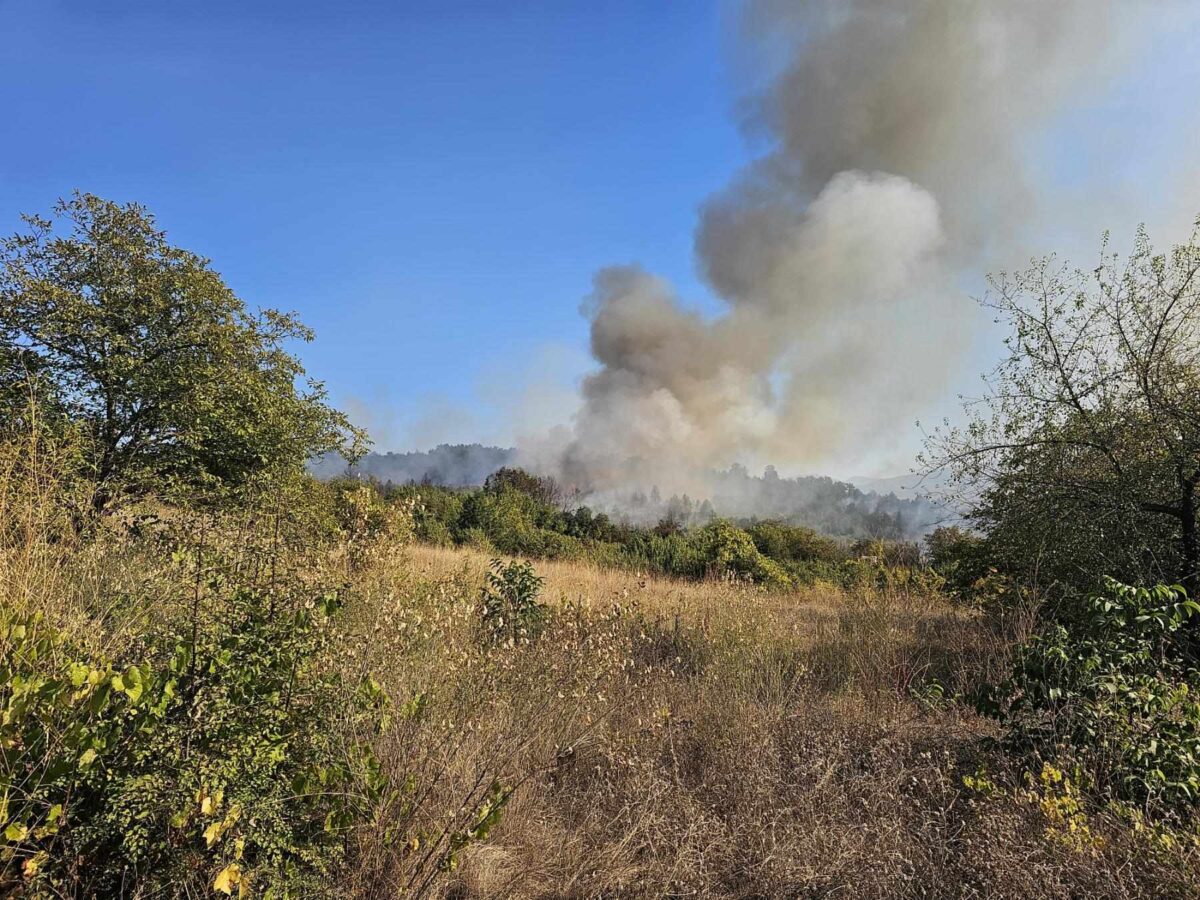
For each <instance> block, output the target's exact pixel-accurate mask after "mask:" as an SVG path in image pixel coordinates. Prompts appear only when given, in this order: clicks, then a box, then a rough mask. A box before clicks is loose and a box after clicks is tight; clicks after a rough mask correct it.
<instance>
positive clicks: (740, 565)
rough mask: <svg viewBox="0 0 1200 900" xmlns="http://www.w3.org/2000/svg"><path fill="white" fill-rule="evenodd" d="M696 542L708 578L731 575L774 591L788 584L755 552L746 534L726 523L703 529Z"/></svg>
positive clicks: (779, 570)
mask: <svg viewBox="0 0 1200 900" xmlns="http://www.w3.org/2000/svg"><path fill="white" fill-rule="evenodd" d="M697 540H698V541H699V544H700V546H701V548H703V552H704V554H705V558H706V561H707V565H708V569H709V573H710V574H714V575H734V576H738V577H743V578H748V579H750V580H752V581H754V582H756V583H759V584H767V585H771V586H773V587H787V586H788V585H789V584H790V583H791V579H789V578H788V576H787V573H786V572H785V571H784V570H783V569H782V567H780V565H779V564H778V563H776V562H775V561H774V560H772V559H768V558H767V557H765V556H763V555H762V554H761V553H759V552H758V548H757V547H755V546H754V541H753V540H751V539H750V535H749V534H747V533H746V532H745V531H743V530H742V529H740V528H738V527H737V526H736V525H734V524H732V523H731V522H728V521H726V520H725V519H715V520H713V521H712V522H711V523H709V524H708V525H705V526H704V527H703V528H702V529H700V531H699V533H698V535H697Z"/></svg>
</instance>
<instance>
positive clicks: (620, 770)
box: [355, 547, 1197, 898]
mask: <svg viewBox="0 0 1200 900" xmlns="http://www.w3.org/2000/svg"><path fill="white" fill-rule="evenodd" d="M487 562H488V559H487V557H486V556H484V555H482V554H479V553H476V552H472V551H463V550H447V549H437V548H430V547H414V548H412V550H411V552H410V554H409V559H408V562H407V565H406V566H405V567H404V574H403V575H402V576H399V575H398V576H396V577H398V578H399V579H400V580H399V581H397V582H395V583H393V584H392V585H391V587H390V588H382V587H380V588H378V589H377V591H376V594H375V595H376V596H377V597H383V596H390V597H392V598H394V599H395V601H396V603H397V605H396V606H395V607H394V608H393V611H392V613H391V615H392V616H393V617H394V618H393V620H392V622H391V626H390V627H392V628H397V627H398V628H399V630H400V632H401V633H407V634H409V635H410V636H411V635H412V634H414V632H415V633H419V636H420V639H421V641H423V642H424V650H421V649H418V648H415V647H414V645H413V644H412V643H411V641H410V642H409V643H404V642H398V643H396V644H395V645H394V647H393V648H392V649H391V650H389V651H387V652H384V653H383V654H381V655H380V656H379V657H378V659H377V662H379V663H384V662H385V661H386V663H387V664H388V666H389V684H390V685H391V686H392V688H393V690H394V691H395V692H396V693H397V695H399V696H406V695H409V694H411V693H413V692H427V693H426V694H425V695H426V696H427V697H428V698H429V700H430V705H429V707H428V709H429V710H430V711H431V712H432V711H433V710H435V709H438V710H440V711H441V715H440V716H436V715H431V716H430V717H429V718H428V719H427V720H425V721H419V722H418V721H414V722H410V723H408V724H407V725H406V726H405V727H406V728H407V732H406V735H407V736H406V738H405V739H404V740H402V741H400V742H399V743H397V744H395V745H393V753H392V754H391V755H390V759H391V761H392V764H393V765H395V766H398V767H401V766H408V767H409V768H410V770H415V771H417V772H418V780H419V781H429V780H436V781H437V783H438V785H439V787H438V791H440V793H437V792H435V793H437V796H434V795H433V794H430V795H428V796H427V798H426V802H427V807H426V810H425V812H426V814H427V815H428V816H429V818H428V823H429V824H430V825H435V823H437V822H440V821H444V820H446V819H447V818H452V817H453V816H454V814H455V810H456V809H457V808H458V805H459V804H461V797H462V796H463V795H464V794H466V793H467V789H468V788H470V787H471V786H473V785H478V784H481V783H483V782H488V781H490V779H491V778H493V777H496V778H499V779H500V780H501V781H503V782H505V783H506V784H510V785H518V787H517V789H516V790H515V792H514V793H513V795H512V797H511V799H510V801H509V803H508V806H507V808H506V810H505V815H504V819H503V821H502V823H501V825H500V827H499V828H498V829H497V831H495V832H494V833H493V834H492V835H491V836H490V837H489V839H488V840H487V841H486V842H483V843H479V844H476V845H473V846H472V847H470V848H468V849H467V850H466V851H465V852H464V854H463V855H462V859H461V865H460V866H459V867H458V868H457V869H456V870H455V871H454V872H451V873H448V874H446V875H444V876H441V877H439V878H437V879H433V880H432V881H429V882H428V883H427V884H425V885H424V886H425V887H426V888H427V890H428V891H429V892H430V893H434V894H438V895H441V896H446V897H580V898H583V897H647V898H649V897H797V896H821V897H836V896H855V897H881V898H882V897H904V896H913V897H918V896H920V897H928V896H932V897H1074V896H1081V895H1085V894H1087V895H1094V896H1099V897H1138V896H1140V897H1151V896H1155V897H1161V896H1180V897H1182V896H1195V895H1196V890H1195V888H1194V883H1195V882H1194V878H1195V875H1196V871H1197V869H1196V859H1195V851H1194V850H1182V849H1179V848H1176V849H1174V850H1172V851H1170V852H1167V851H1164V850H1163V849H1162V848H1158V849H1155V848H1154V847H1153V846H1152V844H1151V842H1150V841H1148V840H1147V839H1146V838H1144V837H1141V836H1139V835H1137V834H1135V833H1134V832H1133V831H1131V830H1130V829H1128V828H1127V827H1126V826H1125V825H1122V824H1121V823H1119V822H1117V821H1116V820H1115V819H1112V818H1110V817H1108V816H1106V815H1105V814H1103V813H1100V814H1093V815H1092V816H1091V817H1090V819H1089V820H1088V825H1089V828H1090V829H1091V834H1092V835H1093V839H1092V840H1090V841H1089V842H1088V843H1087V844H1086V845H1085V846H1081V845H1079V844H1078V842H1074V843H1073V842H1072V838H1071V836H1070V835H1069V834H1067V832H1066V830H1065V827H1063V826H1061V823H1056V822H1054V821H1053V820H1052V819H1050V818H1047V816H1046V814H1045V811H1044V810H1043V808H1042V806H1041V805H1040V801H1041V800H1043V799H1044V798H1043V797H1039V796H1035V795H1033V794H1032V793H1030V792H1028V791H1026V790H1024V789H1023V788H1022V787H1021V781H1020V779H1019V777H1018V776H1017V775H1016V774H1015V773H1009V772H1007V771H1006V767H1005V761H1004V760H1003V758H1001V757H999V756H998V755H997V754H995V753H994V752H992V751H989V750H987V749H986V747H985V741H986V739H987V738H988V737H989V736H991V735H992V734H993V729H992V726H991V725H990V723H988V722H987V721H985V720H982V719H980V718H978V717H976V716H975V715H974V714H973V713H972V712H970V711H969V705H967V704H963V703H955V702H952V701H951V700H950V699H948V698H950V697H952V696H954V695H959V694H965V693H967V692H969V691H971V690H972V689H973V688H974V687H975V686H976V685H977V684H978V682H979V680H980V678H982V677H985V676H986V675H987V674H988V673H989V670H991V669H994V668H995V667H996V666H998V665H999V664H1000V662H1001V661H1002V658H1003V655H1004V652H1005V647H1006V642H1005V640H1004V639H1003V638H1002V637H1001V636H998V635H996V634H995V633H994V632H993V631H992V630H991V629H990V628H989V627H987V626H986V625H985V623H983V622H982V621H980V620H979V619H978V618H976V617H974V616H972V615H970V614H968V613H965V612H963V611H961V610H957V609H954V608H952V607H950V606H948V605H947V603H946V602H945V601H944V600H942V599H941V598H939V597H936V596H926V595H909V594H897V595H892V596H880V595H858V596H847V595H845V594H843V593H842V592H840V591H839V590H837V589H836V588H833V587H829V586H823V587H816V588H813V589H811V590H808V591H803V592H799V593H782V594H772V593H764V592H762V591H759V590H756V589H754V588H753V587H750V586H746V585H734V584H725V583H706V584H694V583H680V582H674V581H670V580H665V579H658V578H648V577H640V576H638V575H636V574H631V573H628V572H621V571H612V570H606V569H602V568H597V567H593V566H588V565H579V564H574V563H553V562H545V563H539V564H538V571H539V573H540V574H542V575H543V576H544V577H545V597H546V598H547V599H548V600H549V601H550V602H551V603H552V605H553V606H554V607H555V609H556V614H555V616H554V617H553V620H552V625H551V627H550V629H549V631H548V632H547V633H546V634H544V635H543V636H542V637H541V638H540V639H539V640H537V641H536V642H534V643H532V644H530V645H528V646H521V647H516V648H513V649H512V650H511V651H507V652H505V653H502V654H496V653H492V654H486V653H480V652H479V651H477V649H475V643H474V638H475V634H476V633H475V631H474V630H473V628H474V626H473V624H472V623H473V621H474V619H473V616H474V609H473V606H474V598H475V596H476V593H477V591H478V586H479V584H480V582H481V579H482V574H483V572H484V570H485V567H486V565H487ZM401 598H403V599H401ZM376 624H377V625H378V623H376ZM385 630H386V629H380V631H379V632H377V633H381V634H382V633H384V631H385ZM934 685H937V687H934ZM939 691H940V693H939ZM432 746H436V747H438V748H439V750H438V751H437V752H436V753H433V754H432V755H430V754H429V753H428V748H430V747H432ZM981 768H983V769H984V770H987V771H989V772H991V773H992V775H991V778H992V779H993V781H994V782H995V783H996V785H997V788H996V790H995V791H989V792H985V793H981V792H979V791H977V790H969V789H968V788H967V787H966V786H965V785H964V781H963V779H964V776H971V775H973V774H975V773H976V772H977V771H979V770H980V769H981ZM435 773H436V778H435V777H434V776H435ZM365 848H366V850H367V853H366V858H369V859H371V860H374V862H373V864H371V865H367V866H364V867H363V868H362V869H361V870H360V875H362V876H363V877H362V880H361V881H360V882H358V883H357V885H356V887H355V891H356V893H357V894H358V895H360V896H370V897H384V896H394V895H395V894H394V893H389V891H394V890H395V889H396V886H397V885H403V884H405V881H404V878H403V872H404V869H405V865H406V862H405V857H404V856H403V855H401V856H399V857H398V856H396V855H395V854H389V853H387V851H386V848H381V847H379V846H376V845H373V844H372V842H371V841H370V840H369V839H368V840H367V841H366V843H365Z"/></svg>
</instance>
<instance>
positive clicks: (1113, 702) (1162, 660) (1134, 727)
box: [985, 580, 1200, 807]
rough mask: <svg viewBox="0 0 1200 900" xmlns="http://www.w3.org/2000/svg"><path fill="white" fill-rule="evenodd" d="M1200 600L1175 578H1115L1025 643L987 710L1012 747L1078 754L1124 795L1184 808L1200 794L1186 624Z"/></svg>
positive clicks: (1052, 756) (1197, 709)
mask: <svg viewBox="0 0 1200 900" xmlns="http://www.w3.org/2000/svg"><path fill="white" fill-rule="evenodd" d="M1198 613H1200V605H1198V604H1197V603H1196V602H1195V601H1194V600H1191V599H1189V598H1188V597H1187V596H1186V595H1185V594H1184V592H1183V590H1182V589H1181V588H1179V587H1178V586H1174V587H1169V586H1165V585H1158V586H1155V587H1151V588H1142V587H1130V586H1128V585H1124V584H1120V583H1118V582H1116V581H1112V580H1108V581H1107V582H1106V586H1105V589H1104V590H1103V591H1102V592H1101V593H1099V594H1096V595H1095V596H1092V597H1091V598H1089V600H1088V602H1087V605H1086V607H1085V609H1083V610H1081V611H1080V612H1079V613H1078V614H1077V615H1076V616H1075V617H1074V619H1073V620H1072V621H1069V622H1065V623H1064V622H1053V623H1050V624H1048V625H1047V626H1046V627H1045V628H1044V630H1043V631H1042V632H1041V633H1040V634H1038V635H1036V636H1035V637H1033V638H1032V639H1031V640H1029V641H1028V642H1026V643H1025V644H1024V645H1023V646H1022V647H1020V648H1019V650H1018V652H1017V655H1016V659H1015V663H1014V666H1013V669H1012V673H1011V675H1010V676H1009V678H1008V679H1007V680H1006V681H1005V682H1004V683H1003V684H1001V685H999V686H998V687H997V689H996V690H995V691H994V692H993V693H992V695H991V696H990V697H989V698H988V699H987V701H986V703H985V709H986V710H988V711H990V712H992V713H994V714H997V715H999V717H1000V719H1001V721H1002V722H1003V723H1004V724H1005V725H1007V726H1008V729H1009V736H1008V739H1007V740H1008V745H1009V746H1010V747H1011V748H1013V749H1015V750H1017V751H1019V752H1021V753H1026V754H1030V755H1032V756H1034V757H1035V758H1038V759H1041V760H1042V761H1045V762H1053V761H1058V760H1063V759H1067V760H1071V761H1073V763H1074V765H1075V766H1076V767H1077V768H1078V769H1079V770H1080V772H1081V773H1082V774H1083V776H1084V777H1085V779H1086V781H1087V782H1088V784H1089V785H1090V786H1091V787H1093V788H1094V789H1095V790H1097V791H1102V792H1108V793H1110V794H1111V795H1114V796H1116V797H1119V798H1127V799H1133V800H1137V801H1152V802H1154V803H1158V804H1162V805H1164V806H1167V807H1181V806H1185V805H1189V804H1192V803H1194V802H1196V800H1197V799H1200V694H1198V693H1197V691H1200V672H1197V671H1196V670H1195V669H1194V668H1192V667H1191V665H1189V663H1188V662H1187V656H1188V654H1187V653H1185V652H1184V647H1183V644H1184V642H1185V638H1184V636H1183V629H1184V627H1185V626H1186V625H1187V624H1188V623H1189V622H1190V621H1191V620H1192V619H1194V618H1195V616H1196V615H1197V614H1198Z"/></svg>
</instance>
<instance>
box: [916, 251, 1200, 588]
mask: <svg viewBox="0 0 1200 900" xmlns="http://www.w3.org/2000/svg"><path fill="white" fill-rule="evenodd" d="M1197 234H1198V232H1194V233H1193V236H1192V238H1191V240H1190V241H1189V242H1188V243H1187V244H1185V245H1182V246H1179V247H1176V248H1175V249H1174V250H1173V251H1172V252H1171V253H1170V254H1165V255H1164V254H1156V253H1155V252H1154V250H1153V249H1152V247H1151V245H1150V242H1149V240H1148V239H1147V237H1146V234H1145V232H1144V231H1139V232H1138V235H1137V240H1136V243H1135V245H1134V248H1133V251H1132V253H1131V254H1130V255H1129V257H1128V258H1127V259H1125V260H1124V261H1122V260H1121V258H1120V257H1119V256H1118V255H1117V254H1114V253H1110V252H1109V251H1108V249H1107V241H1106V243H1105V247H1104V250H1103V251H1102V255H1101V263H1100V265H1099V266H1098V267H1097V268H1096V269H1094V270H1093V271H1091V272H1081V271H1078V270H1072V269H1070V268H1068V267H1066V266H1065V265H1062V264H1060V263H1058V262H1057V261H1056V260H1055V259H1054V258H1053V257H1049V258H1046V259H1043V260H1041V261H1040V262H1038V263H1036V264H1035V265H1034V266H1033V267H1032V268H1030V269H1029V270H1028V271H1026V272H1023V273H1021V274H1018V275H1015V276H1012V277H1008V276H1004V275H1001V276H999V277H997V278H994V279H993V280H992V291H991V292H990V293H989V295H988V298H987V299H986V300H985V303H986V304H987V305H988V306H989V307H990V308H991V309H993V310H994V311H995V312H996V314H997V319H998V321H1001V322H1003V323H1005V324H1006V325H1008V326H1009V328H1010V330H1011V333H1010V335H1009V337H1008V338H1007V340H1006V345H1007V348H1008V354H1007V356H1006V358H1005V359H1004V360H1003V361H1002V362H1001V363H1000V365H999V366H998V367H997V369H996V370H995V371H994V372H993V373H992V375H991V377H990V378H989V379H987V382H986V383H987V391H986V393H985V394H984V396H983V397H982V398H980V399H979V400H978V401H975V402H974V403H972V404H971V405H970V406H969V407H968V409H969V412H970V421H969V423H968V424H967V425H966V426H965V427H962V428H957V429H948V430H947V429H943V430H940V431H938V432H936V433H935V434H934V435H933V436H932V437H931V440H930V446H929V448H928V450H927V455H926V462H927V463H928V464H929V465H930V466H931V467H940V466H948V467H949V468H950V469H951V471H952V473H953V474H954V476H955V477H956V479H957V482H958V484H959V485H960V486H963V485H965V486H967V490H969V491H970V492H971V493H970V496H969V500H970V501H971V503H972V505H973V509H974V520H975V524H976V525H977V526H979V527H980V529H981V530H982V531H983V532H985V533H986V534H987V536H988V543H989V547H990V549H991V550H992V552H994V553H995V554H996V556H997V558H998V559H999V560H1001V561H1003V562H1005V563H1007V564H1008V565H1010V566H1021V567H1023V568H1025V569H1026V570H1032V569H1037V570H1039V571H1040V572H1041V574H1042V575H1049V576H1050V577H1051V578H1052V579H1054V580H1057V581H1059V582H1060V583H1066V584H1073V585H1075V586H1079V587H1084V588H1090V587H1091V586H1092V585H1094V584H1095V583H1096V581H1097V579H1098V578H1099V576H1100V575H1101V574H1102V573H1108V574H1112V575H1116V576H1118V577H1121V578H1123V579H1125V580H1133V581H1138V582H1142V583H1148V582H1152V581H1155V580H1160V579H1166V580H1168V581H1174V580H1178V581H1180V582H1181V583H1183V584H1184V585H1185V586H1187V587H1188V589H1189V590H1190V591H1191V592H1193V593H1194V592H1195V590H1196V588H1197V586H1200V535H1198V533H1197V523H1196V515H1197V509H1196V506H1197V497H1196V488H1197V484H1198V483H1200V277H1198V273H1200V245H1198V243H1197Z"/></svg>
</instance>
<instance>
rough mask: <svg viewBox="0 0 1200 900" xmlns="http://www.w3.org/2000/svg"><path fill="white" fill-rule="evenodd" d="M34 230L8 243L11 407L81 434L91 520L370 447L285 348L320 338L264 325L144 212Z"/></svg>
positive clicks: (5, 337) (108, 212)
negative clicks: (167, 495)
mask: <svg viewBox="0 0 1200 900" xmlns="http://www.w3.org/2000/svg"><path fill="white" fill-rule="evenodd" d="M25 221H26V223H27V225H28V231H27V232H26V233H23V234H17V235H14V236H12V237H9V238H7V239H5V240H3V241H2V242H0V366H2V367H3V371H2V372H0V399H2V401H3V404H4V408H5V409H6V410H9V411H11V410H12V409H15V408H21V407H23V406H25V405H26V401H27V399H28V395H30V394H32V395H33V396H34V398H35V399H36V402H37V404H38V406H39V407H40V408H41V409H42V410H43V413H44V415H45V416H46V417H48V418H51V419H53V420H56V421H57V420H64V421H68V422H73V423H77V424H78V425H79V426H81V428H82V430H83V431H84V433H85V434H86V436H87V442H86V445H85V446H86V450H87V453H86V460H85V462H86V475H87V476H88V478H89V479H90V481H91V483H92V484H93V486H94V487H93V492H92V496H91V498H90V503H89V505H90V507H91V509H92V510H94V511H96V512H101V511H105V510H107V509H109V508H111V507H113V506H115V505H118V504H120V503H122V502H125V501H127V500H128V499H130V498H136V497H139V496H144V495H146V494H148V493H151V492H154V493H162V492H163V491H164V489H165V488H167V487H170V486H174V487H177V488H187V489H194V488H197V487H199V488H204V489H205V490H208V491H211V490H213V489H215V488H221V489H227V488H236V487H242V486H245V485H248V484H251V483H253V482H255V481H261V480H262V479H263V478H273V477H275V476H276V475H278V474H279V473H280V472H283V471H295V470H298V469H299V468H300V467H302V466H303V465H304V463H305V461H306V460H307V459H308V458H309V457H310V456H311V455H313V454H318V453H324V452H328V451H333V450H340V451H343V452H345V453H347V454H349V455H351V456H353V455H355V454H356V453H357V450H356V449H355V445H356V444H357V443H358V442H359V441H360V440H361V438H362V435H361V434H360V433H359V432H357V431H356V430H355V429H353V428H352V427H351V426H350V425H349V423H348V421H347V420H346V418H345V417H344V416H343V415H342V414H341V413H339V412H337V411H336V410H334V409H332V408H331V407H330V406H329V405H328V404H327V402H326V394H325V390H324V388H323V387H322V385H320V384H319V383H317V382H314V381H311V380H310V381H308V382H307V385H306V387H305V389H303V390H298V389H297V388H296V383H297V381H298V380H299V379H302V378H303V377H304V369H303V368H302V367H301V365H300V363H299V361H298V360H297V359H296V358H295V357H294V356H292V355H291V354H289V353H288V352H287V351H286V350H285V349H284V346H285V344H286V343H287V342H288V341H294V340H310V339H311V338H312V334H311V332H310V331H309V330H308V329H307V328H305V327H304V326H303V325H302V324H301V323H300V322H299V321H298V320H297V319H296V318H295V316H293V315H290V314H285V313H280V312H277V311H274V310H263V311H261V312H258V313H253V312H251V311H249V310H248V309H247V308H246V306H245V304H244V303H243V302H242V301H241V300H240V299H239V298H238V297H237V296H236V295H234V293H233V292H232V291H231V290H230V289H229V287H228V286H227V285H226V284H225V283H224V282H223V281H222V279H221V277H220V276H219V275H218V274H217V273H216V272H214V271H213V270H212V269H211V268H210V267H209V263H208V261H207V260H205V259H203V258H202V257H199V256H197V255H195V254H194V253H190V252H188V251H186V250H183V249H180V248H178V247H174V246H172V245H171V244H169V243H168V242H167V240H166V236H165V234H164V232H162V231H160V230H158V229H157V227H156V226H155V222H154V218H153V217H152V216H151V215H150V214H149V213H148V212H147V211H146V210H145V209H144V208H143V207H140V206H138V205H136V204H130V205H127V206H121V205H118V204H116V203H113V202H111V201H107V200H103V199H101V198H99V197H96V196H94V195H91V194H76V195H74V196H73V197H71V198H70V199H67V200H63V201H60V202H59V203H58V204H57V205H56V206H55V208H54V215H53V218H52V219H46V218H42V217H38V216H27V217H26V218H25ZM60 225H65V226H66V228H65V233H63V232H60V231H57V230H56V226H60ZM22 386H23V387H22Z"/></svg>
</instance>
